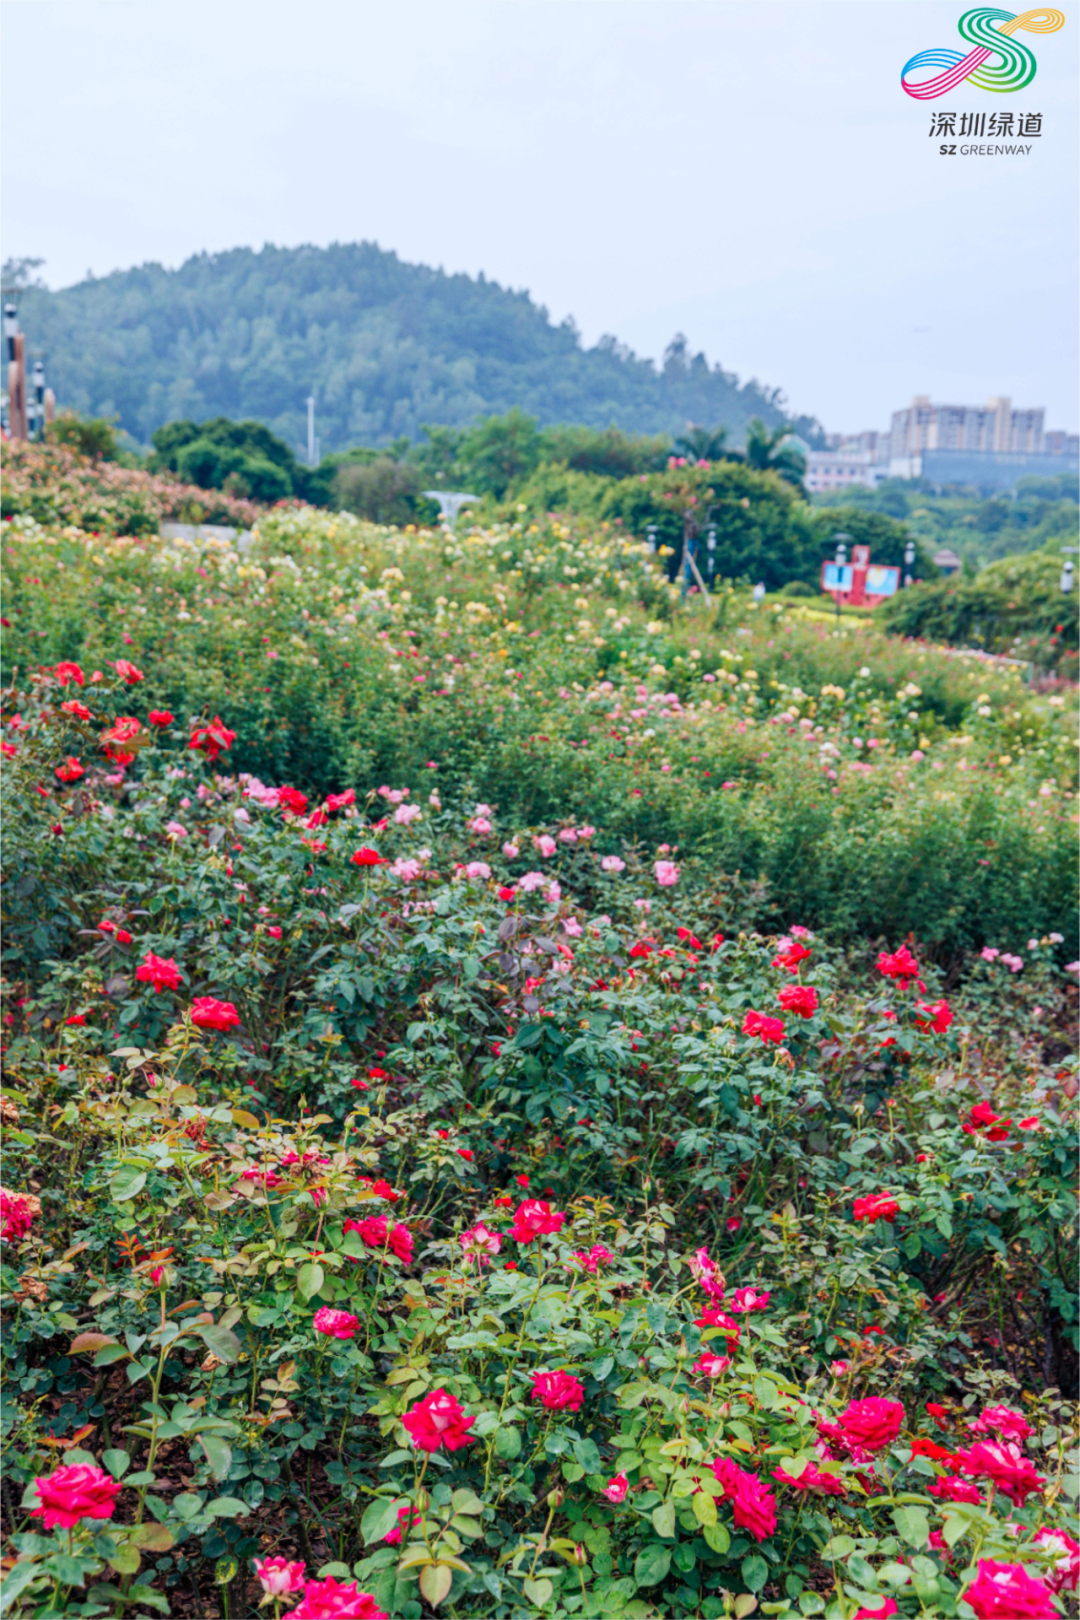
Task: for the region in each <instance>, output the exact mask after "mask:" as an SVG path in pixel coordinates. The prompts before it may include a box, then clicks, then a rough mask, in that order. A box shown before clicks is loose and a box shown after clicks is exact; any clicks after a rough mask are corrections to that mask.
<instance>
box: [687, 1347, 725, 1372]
mask: <svg viewBox="0 0 1080 1620" xmlns="http://www.w3.org/2000/svg"><path fill="white" fill-rule="evenodd" d="M730 1366H731V1357H730V1356H714V1355H710V1354H709V1353H708V1352H707V1351H706V1353H705V1354H704V1355H701V1356H698V1358H697V1360H696V1361H695V1362H694V1365H693V1366H692V1367H691V1369H690V1371H691V1373H698V1374H700V1376H701V1377H702V1378H722V1377H723V1375H724V1374H725V1373H726V1372H727V1370H728V1368H729V1367H730Z"/></svg>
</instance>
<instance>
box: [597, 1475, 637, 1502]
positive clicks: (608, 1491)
mask: <svg viewBox="0 0 1080 1620" xmlns="http://www.w3.org/2000/svg"><path fill="white" fill-rule="evenodd" d="M629 1489H630V1481H629V1480H628V1479H627V1477H626V1475H625V1474H615V1475H613V1476H612V1478H611V1479H609V1480H608V1482H607V1484H606V1485H605V1486H604V1489H603V1490H602V1491H601V1493H600V1494H601V1496H606V1497H607V1499H608V1501H609V1502H625V1501H626V1493H627V1491H628V1490H629Z"/></svg>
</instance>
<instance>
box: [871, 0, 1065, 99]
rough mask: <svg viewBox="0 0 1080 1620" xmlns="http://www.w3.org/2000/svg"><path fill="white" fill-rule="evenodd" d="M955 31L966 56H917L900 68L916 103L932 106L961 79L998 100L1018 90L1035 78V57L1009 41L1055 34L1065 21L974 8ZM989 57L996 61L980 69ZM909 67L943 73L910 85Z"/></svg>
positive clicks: (1043, 13)
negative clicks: (1025, 35)
mask: <svg viewBox="0 0 1080 1620" xmlns="http://www.w3.org/2000/svg"><path fill="white" fill-rule="evenodd" d="M998 24H1000V26H997V25H998ZM956 26H957V30H958V32H959V34H960V38H961V39H966V40H967V41H968V43H969V44H970V45H972V46H973V47H974V49H973V50H970V51H968V53H967V55H966V56H965V55H964V54H963V52H962V51H948V50H938V51H920V52H919V54H918V55H917V56H913V57H912V58H911V61H910V62H905V63H904V66H903V67H902V68H901V70H900V83H901V85H902V86H903V88H904V89H905V90H906V91H907V93H908V95H909V96H914V97H915V99H916V101H933V100H935V99H936V98H937V97H938V96H944V95H948V93H949V91H950V90H953V89H955V88H956V86H957V85H958V84H960V83H962V81H963V80H965V79H966V80H967V81H968V82H969V83H970V84H973V85H976V86H977V87H978V89H980V90H994V91H996V92H997V93H998V94H999V95H1007V94H1011V93H1012V91H1014V90H1023V88H1024V86H1025V85H1028V84H1030V83H1031V81H1032V79H1033V78H1034V77H1035V57H1034V54H1033V53H1032V52H1031V51H1029V50H1028V48H1027V46H1026V45H1023V44H1021V43H1020V41H1019V40H1017V39H1013V37H1012V36H1013V35H1014V34H1016V33H1017V32H1019V31H1020V30H1021V29H1023V30H1024V32H1025V33H1028V34H1054V33H1056V32H1057V30H1058V29H1059V28H1064V26H1065V17H1064V15H1063V13H1062V12H1060V11H1051V10H1049V9H1043V10H1039V11H1022V12H1021V13H1020V15H1019V16H1014V15H1013V13H1012V12H1011V11H998V10H996V9H995V8H994V7H992V6H979V7H978V8H977V9H976V10H975V11H965V12H964V15H963V16H962V17H961V18H960V21H959V22H958V23H957V25H956ZM991 57H997V58H998V60H997V61H996V62H994V63H992V64H991V66H990V67H986V66H984V64H985V63H986V62H989V61H990V58H991ZM913 68H943V69H944V70H945V71H944V72H943V73H938V74H936V75H935V77H934V78H932V79H923V80H921V81H920V82H919V83H913V82H912V81H911V80H910V79H909V78H908V74H909V73H910V72H911V71H912V69H913Z"/></svg>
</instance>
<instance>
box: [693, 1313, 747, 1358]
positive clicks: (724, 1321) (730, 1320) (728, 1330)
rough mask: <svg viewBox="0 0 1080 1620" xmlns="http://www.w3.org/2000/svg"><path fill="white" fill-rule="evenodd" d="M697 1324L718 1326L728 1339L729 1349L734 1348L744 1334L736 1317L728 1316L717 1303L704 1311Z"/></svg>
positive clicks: (699, 1325) (700, 1325) (702, 1326)
mask: <svg viewBox="0 0 1080 1620" xmlns="http://www.w3.org/2000/svg"><path fill="white" fill-rule="evenodd" d="M697 1326H698V1327H701V1328H704V1327H718V1328H719V1329H720V1330H721V1332H722V1333H723V1334H724V1336H725V1338H726V1339H727V1347H728V1349H729V1350H734V1348H735V1346H736V1345H737V1344H738V1342H739V1338H740V1336H741V1334H742V1329H741V1328H740V1326H739V1324H738V1322H736V1320H735V1318H734V1317H733V1316H728V1315H727V1314H726V1312H724V1311H722V1310H720V1308H719V1307H718V1306H715V1305H714V1306H711V1307H710V1308H709V1309H708V1310H707V1311H702V1313H701V1315H700V1316H699V1317H698V1318H697Z"/></svg>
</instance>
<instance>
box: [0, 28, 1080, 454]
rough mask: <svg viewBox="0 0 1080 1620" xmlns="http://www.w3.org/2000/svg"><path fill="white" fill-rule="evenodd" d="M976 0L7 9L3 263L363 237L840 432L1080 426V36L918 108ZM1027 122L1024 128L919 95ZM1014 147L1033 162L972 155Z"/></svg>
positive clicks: (88, 265) (74, 268)
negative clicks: (918, 400)
mask: <svg viewBox="0 0 1080 1620" xmlns="http://www.w3.org/2000/svg"><path fill="white" fill-rule="evenodd" d="M966 9H968V6H967V3H966V0H951V3H940V0H751V3H750V4H747V3H746V0H451V3H447V0H439V3H433V0H393V4H390V5H388V4H386V3H385V0H379V3H372V0H303V4H300V5H298V4H296V3H295V0H289V3H288V4H282V3H280V0H213V3H208V0H4V3H3V7H2V13H0V27H2V42H3V57H2V63H3V65H2V88H3V111H2V139H3V147H2V150H3V158H2V181H3V188H2V195H0V229H2V247H3V253H4V255H5V256H21V255H33V256H36V257H41V258H43V259H44V260H45V261H46V263H45V267H44V271H43V272H42V273H43V275H44V277H45V279H46V281H47V282H48V283H49V285H50V286H53V287H62V286H67V285H70V284H71V283H73V282H76V281H79V280H81V279H82V278H83V276H84V275H85V274H86V273H87V271H88V270H90V271H92V272H93V273H94V274H95V275H103V274H105V273H107V272H108V271H110V270H113V269H118V268H125V267H127V266H129V265H132V264H139V263H143V262H145V261H148V260H156V261H158V262H161V263H163V264H166V265H178V264H180V263H181V262H182V261H183V260H184V259H186V258H187V257H189V256H190V255H191V254H193V253H196V252H201V251H204V250H205V251H211V252H213V251H215V250H218V249H225V248H231V247H235V246H240V245H250V246H255V247H259V246H261V245H262V244H263V243H264V242H274V243H277V244H279V245H283V246H293V245H296V244H298V243H302V242H312V243H315V244H326V243H329V242H332V241H356V240H369V241H376V242H378V243H379V245H380V246H381V247H384V248H389V249H393V250H394V251H395V252H397V253H398V254H399V255H400V256H401V257H402V258H403V259H406V260H408V261H411V262H420V263H425V264H431V265H439V266H442V267H443V268H445V269H446V270H448V271H466V272H468V273H470V274H477V273H478V272H480V271H483V272H484V274H485V275H487V276H488V277H489V278H491V279H494V280H496V281H499V282H501V283H502V284H503V285H506V286H510V287H514V288H526V289H528V290H529V291H530V292H531V294H532V295H533V297H534V298H535V299H536V300H537V301H538V302H540V303H542V304H544V305H545V306H546V307H547V308H548V309H549V310H550V312H551V314H552V316H553V318H554V319H556V320H562V319H563V318H564V317H565V316H567V315H572V316H573V318H574V319H575V321H576V322H577V324H578V327H579V328H580V330H581V332H582V336H583V339H584V341H585V342H586V343H589V344H591V343H594V342H595V341H596V339H597V338H598V337H600V336H601V334H603V333H606V332H610V333H614V334H615V335H616V336H617V337H618V338H620V339H622V340H623V341H624V342H626V343H628V344H630V346H631V347H632V348H633V349H635V350H636V351H637V353H639V354H641V355H649V356H652V357H658V356H659V355H660V354H662V352H663V349H664V347H665V345H666V344H667V343H668V341H669V340H670V339H671V337H672V335H673V334H674V333H675V332H677V331H682V332H684V333H685V334H686V335H687V337H688V339H689V341H690V344H691V347H692V348H693V349H694V350H695V351H696V350H698V349H702V350H704V351H705V353H706V354H707V355H708V357H709V359H710V361H712V362H716V361H719V362H721V363H722V364H723V366H724V367H725V369H727V370H731V371H735V372H737V373H738V374H739V375H740V376H741V377H742V378H743V379H745V378H747V377H756V378H758V379H759V380H760V381H761V382H763V383H766V384H768V385H770V386H772V387H780V388H782V389H783V391H784V393H785V395H786V397H787V400H788V404H789V409H791V410H792V411H793V412H795V413H801V412H806V413H808V414H811V415H816V416H817V417H818V418H819V420H821V421H822V422H823V423H824V424H825V426H826V427H827V428H829V429H831V430H836V431H847V432H850V431H858V430H861V429H864V428H883V427H885V426H887V424H888V420H889V416H890V413H891V412H892V411H893V410H896V409H898V408H900V407H901V406H903V405H906V404H907V403H908V402H909V401H910V398H911V396H912V395H913V394H928V395H930V396H931V398H933V399H935V400H940V401H942V402H948V403H960V404H977V403H981V402H983V401H985V400H986V399H988V398H990V397H991V396H997V395H1002V394H1007V395H1009V396H1011V397H1012V399H1013V402H1014V404H1016V405H1018V406H1034V405H1044V406H1045V407H1046V411H1047V418H1046V423H1047V427H1050V428H1055V427H1056V428H1065V429H1068V430H1070V431H1073V432H1075V431H1076V429H1077V426H1078V408H1077V387H1076V384H1077V375H1076V353H1077V335H1078V334H1077V305H1078V301H1077V290H1078V288H1077V219H1076V206H1075V199H1076V190H1077V151H1076V141H1075V128H1076V121H1077V110H1078V109H1077V100H1078V96H1077V88H1078V87H1077V30H1078V28H1080V5H1077V4H1065V5H1059V10H1060V11H1061V12H1062V13H1063V14H1064V17H1065V26H1064V27H1063V28H1062V29H1060V30H1059V31H1057V32H1054V33H1049V34H1032V33H1018V34H1017V36H1016V38H1017V40H1018V41H1019V42H1023V43H1026V44H1027V45H1028V46H1029V48H1030V49H1031V50H1033V52H1034V55H1035V59H1036V62H1037V73H1036V76H1035V79H1034V81H1033V83H1032V84H1031V85H1030V86H1029V87H1028V88H1027V89H1025V90H1021V91H1019V92H1016V93H1013V94H1008V95H1001V94H995V93H993V92H990V91H986V90H979V89H976V88H974V87H973V86H971V85H970V84H967V83H964V84H962V85H961V86H960V87H959V89H958V90H956V91H953V92H951V93H950V94H948V95H947V96H946V97H945V98H944V99H943V100H936V101H919V100H915V99H913V98H912V97H910V96H908V95H907V94H906V93H905V92H904V91H903V89H902V88H901V86H900V72H901V68H902V67H903V65H904V63H905V62H906V61H907V60H908V59H909V58H910V57H911V56H913V55H914V54H915V53H916V52H918V51H921V50H926V49H928V48H932V47H948V48H951V49H956V50H960V49H966V47H965V45H964V42H963V41H962V40H961V39H960V37H959V35H958V33H957V21H958V18H959V16H960V15H961V13H962V12H963V11H964V10H966ZM941 110H948V111H955V112H956V113H958V114H960V113H986V114H989V113H1000V112H1001V111H1003V110H1007V111H1009V112H1011V113H1014V114H1019V113H1025V114H1026V113H1041V114H1042V115H1043V116H1042V133H1041V135H1040V136H1038V137H1037V138H1033V139H1028V140H1026V141H1023V142H1020V143H1017V142H1016V141H1015V140H1013V141H1011V142H1001V141H998V142H994V141H993V140H992V139H987V138H986V137H983V139H982V140H981V141H976V142H972V141H961V140H959V139H957V140H956V141H955V144H956V146H957V151H956V153H947V154H942V153H941V151H940V147H941V145H942V144H953V143H952V142H950V141H946V142H944V143H943V142H941V141H939V140H938V139H936V138H933V137H932V136H931V135H930V129H931V117H932V114H933V113H935V112H938V111H941ZM994 144H1024V145H1027V146H1029V147H1030V151H1029V152H1027V153H1026V154H1024V155H1013V156H1004V155H996V154H993V153H985V152H983V153H978V152H972V153H967V154H965V153H963V152H962V150H961V149H962V147H963V146H965V145H982V146H984V147H986V146H992V145H994Z"/></svg>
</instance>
